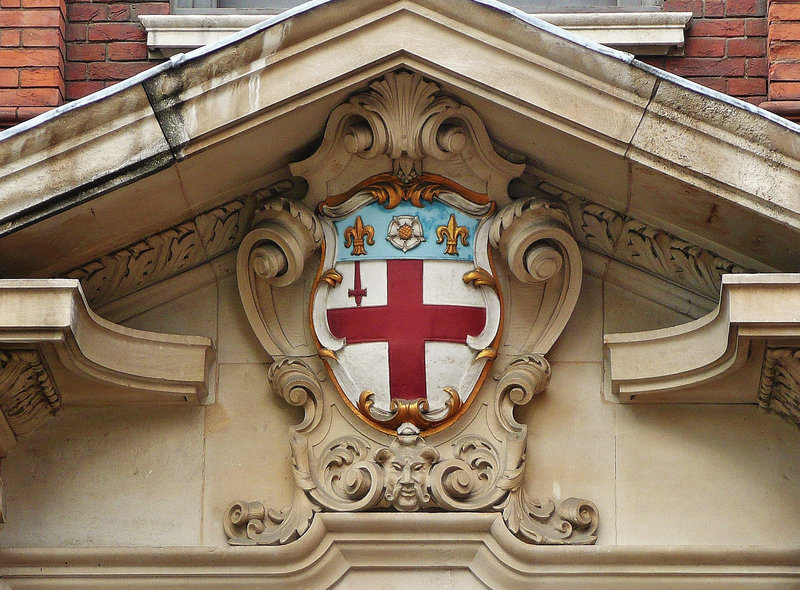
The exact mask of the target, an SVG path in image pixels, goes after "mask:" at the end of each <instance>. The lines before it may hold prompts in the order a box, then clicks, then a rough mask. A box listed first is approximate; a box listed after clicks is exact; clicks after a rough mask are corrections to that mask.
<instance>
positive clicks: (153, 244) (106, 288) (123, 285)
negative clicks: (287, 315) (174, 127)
mask: <svg viewBox="0 0 800 590" xmlns="http://www.w3.org/2000/svg"><path fill="white" fill-rule="evenodd" d="M302 190H304V186H303V185H302V183H301V182H299V181H298V179H293V178H287V179H285V180H280V181H278V182H275V183H272V184H270V185H268V186H266V187H264V188H261V189H258V190H257V191H254V192H252V193H250V194H248V195H244V196H242V197H239V198H237V199H233V200H231V201H228V202H227V203H224V204H223V205H220V206H219V207H215V208H214V209H210V210H208V211H205V212H203V213H201V214H199V215H197V216H195V217H194V218H192V219H189V220H187V221H184V222H182V223H179V224H178V225H175V226H173V227H170V228H168V229H166V230H163V231H161V232H158V233H155V234H152V235H150V236H148V237H146V238H144V239H143V240H139V241H137V242H134V243H132V244H129V245H127V246H125V247H124V248H120V249H118V250H116V251H114V252H111V253H110V254H106V255H103V256H101V257H99V258H97V259H95V260H93V261H91V262H89V263H87V264H84V265H82V266H80V267H79V268H75V269H73V270H71V271H68V272H66V273H64V275H63V276H64V277H65V278H70V279H78V280H79V281H80V282H81V286H82V287H83V291H84V293H85V294H86V298H87V299H88V301H89V303H90V304H91V305H93V306H95V307H97V306H102V305H104V304H106V303H109V302H111V301H114V300H115V299H119V298H120V297H123V296H125V295H129V294H130V293H134V292H136V291H139V290H140V289H144V288H145V287H148V286H150V285H154V284H156V283H158V282H160V281H163V280H164V279H168V278H170V277H173V276H175V275H177V274H179V273H181V272H183V271H185V270H189V269H191V268H194V267H196V266H199V265H201V264H203V263H205V262H207V261H209V260H211V259H213V258H216V257H217V256H220V255H222V254H224V253H226V252H229V251H231V250H233V249H234V248H236V247H237V246H238V245H239V243H240V242H241V241H242V238H243V237H244V235H245V233H246V232H247V230H248V228H249V226H250V223H251V218H252V215H253V212H254V210H255V208H256V205H257V203H259V202H262V201H264V200H266V199H269V198H271V197H275V196H279V195H283V194H292V193H296V192H301V191H302Z"/></svg>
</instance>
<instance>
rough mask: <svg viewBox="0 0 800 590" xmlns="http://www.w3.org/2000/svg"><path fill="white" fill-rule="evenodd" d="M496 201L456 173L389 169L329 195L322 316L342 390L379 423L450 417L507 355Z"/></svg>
mask: <svg viewBox="0 0 800 590" xmlns="http://www.w3.org/2000/svg"><path fill="white" fill-rule="evenodd" d="M494 209H495V205H494V203H492V202H490V201H488V199H487V197H486V196H485V195H480V194H477V193H473V192H471V191H469V190H468V189H466V188H464V187H460V186H458V185H457V184H456V183H453V182H451V181H448V180H447V179H444V178H440V177H436V176H434V175H425V176H421V177H419V178H416V179H414V180H413V181H412V182H410V183H401V182H400V181H399V180H398V179H397V178H396V177H393V176H391V175H382V176H379V177H376V178H374V179H370V180H369V181H366V182H364V183H361V185H360V186H358V187H356V189H354V190H352V191H350V192H349V194H344V195H340V196H337V197H332V198H329V199H327V200H326V201H324V202H323V203H321V204H320V206H319V208H318V210H319V215H320V217H322V218H323V219H325V220H328V221H329V222H330V223H326V224H325V228H326V229H325V244H326V249H325V255H324V260H323V268H324V269H331V270H329V271H328V272H321V273H320V280H319V281H318V282H317V284H316V285H315V291H314V296H313V303H312V313H311V316H312V322H313V329H314V334H315V336H316V338H317V339H318V341H319V344H320V347H321V349H322V350H323V351H325V352H324V353H323V358H324V360H325V362H326V364H327V366H328V368H329V370H330V372H331V374H332V376H333V378H334V379H335V381H336V383H337V385H338V387H339V390H340V392H341V393H342V395H343V396H344V398H345V399H346V400H347V402H348V403H349V404H350V406H351V407H352V408H353V409H354V410H355V411H356V412H358V413H359V415H360V416H361V417H363V418H364V419H365V420H367V421H368V422H369V423H370V424H372V425H373V426H376V427H378V428H380V429H382V430H385V431H387V432H394V431H396V429H397V428H398V426H399V425H401V424H403V423H406V422H408V423H411V424H413V425H414V426H416V427H417V428H419V430H420V431H422V432H426V431H431V430H432V429H436V428H439V427H443V426H445V425H446V424H447V423H448V422H450V421H452V420H453V419H455V418H457V417H458V415H460V413H461V412H462V411H464V410H466V408H467V406H468V405H469V403H470V401H471V399H472V397H473V393H474V392H475V391H476V389H478V388H479V387H480V384H481V382H482V380H483V377H484V375H485V373H486V371H487V370H488V367H489V365H490V364H491V361H492V359H493V358H494V356H495V355H496V352H495V351H496V342H497V339H498V337H499V335H500V318H501V297H500V296H499V293H498V282H497V280H496V279H495V277H494V276H493V274H492V272H491V268H492V263H491V260H490V257H489V249H488V234H489V231H488V230H489V223H488V221H489V219H490V216H491V214H492V213H493V212H494Z"/></svg>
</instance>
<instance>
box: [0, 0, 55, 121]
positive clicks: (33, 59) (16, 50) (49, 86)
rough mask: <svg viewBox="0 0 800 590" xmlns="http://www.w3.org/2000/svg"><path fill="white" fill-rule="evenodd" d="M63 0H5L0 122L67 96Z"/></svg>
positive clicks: (1, 2) (0, 6)
mask: <svg viewBox="0 0 800 590" xmlns="http://www.w3.org/2000/svg"><path fill="white" fill-rule="evenodd" d="M65 16H66V7H65V5H64V0H0V128H2V127H8V126H10V125H15V124H16V123H20V122H22V121H25V120H27V119H30V118H31V117H34V116H36V115H38V114H40V113H43V112H44V111H47V110H49V109H51V108H53V107H55V106H58V105H60V104H61V103H62V102H63V101H64V95H65V87H64V67H65V63H64V53H65V45H64V31H65V25H66V23H65Z"/></svg>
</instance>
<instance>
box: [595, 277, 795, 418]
mask: <svg viewBox="0 0 800 590" xmlns="http://www.w3.org/2000/svg"><path fill="white" fill-rule="evenodd" d="M798 306H800V277H798V276H797V275H795V274H767V273H765V274H757V275H744V274H743V275H725V276H723V278H722V295H721V298H720V304H719V306H718V307H717V309H716V310H714V311H713V312H711V313H710V314H708V315H707V316H704V317H702V318H700V319H698V320H695V321H692V322H689V323H687V324H683V325H680V326H675V327H673V328H664V329H660V330H652V331H649V332H635V333H630V334H608V335H606V337H605V346H606V350H607V353H608V354H607V358H608V366H609V369H610V372H611V384H612V389H613V392H614V393H615V394H616V395H617V396H618V397H619V399H620V401H623V402H633V401H635V402H647V401H657V402H676V401H689V402H691V401H695V402H696V401H700V402H702V401H713V402H726V401H727V402H739V403H760V404H761V405H762V407H765V408H770V409H772V410H774V411H777V412H779V413H782V414H784V415H789V416H791V417H792V419H794V420H797V416H798V412H797V408H798V406H797V399H798V398H797V394H796V392H797V391H798V390H797V387H796V385H797V381H796V378H797V377H796V375H797V372H796V371H797V366H798V362H797V359H796V355H795V352H794V351H796V350H798V349H800V321H798V320H797V313H796V310H797V309H798ZM765 349H766V354H765V352H764V351H765ZM656 359H657V361H656ZM701 385H702V387H699V386H701Z"/></svg>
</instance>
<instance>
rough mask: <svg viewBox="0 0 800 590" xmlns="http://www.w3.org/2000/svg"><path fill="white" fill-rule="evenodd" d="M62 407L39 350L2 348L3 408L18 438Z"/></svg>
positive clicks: (0, 406) (0, 383)
mask: <svg viewBox="0 0 800 590" xmlns="http://www.w3.org/2000/svg"><path fill="white" fill-rule="evenodd" d="M60 409H61V396H60V395H59V393H58V392H57V391H56V389H55V386H54V385H53V382H52V380H51V379H50V376H49V375H48V373H47V370H46V369H45V367H44V365H43V363H42V358H41V356H40V355H39V353H38V352H37V351H35V350H0V410H2V412H3V415H4V416H5V419H6V422H8V425H9V426H10V427H11V430H12V431H13V432H14V435H15V436H16V437H17V438H22V437H24V436H25V435H27V434H29V433H31V432H33V431H34V430H36V429H37V428H39V427H40V426H41V425H42V423H44V421H45V420H47V418H49V417H50V416H52V415H54V414H56V413H57V412H58V411H59V410H60Z"/></svg>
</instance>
